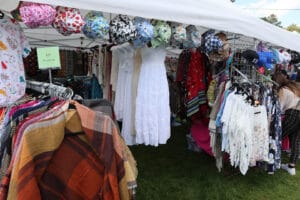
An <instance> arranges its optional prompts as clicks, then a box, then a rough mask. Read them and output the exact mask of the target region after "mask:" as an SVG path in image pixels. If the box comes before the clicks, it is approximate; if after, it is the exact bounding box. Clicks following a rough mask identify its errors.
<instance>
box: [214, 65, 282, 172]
mask: <svg viewBox="0 0 300 200" xmlns="http://www.w3.org/2000/svg"><path fill="white" fill-rule="evenodd" d="M231 70H232V72H233V73H231V74H233V75H234V76H233V77H231V80H230V81H229V80H228V79H227V80H225V81H221V82H218V84H216V85H217V88H216V90H217V92H216V94H217V95H216V98H215V101H214V104H213V106H212V110H211V113H210V123H209V129H210V136H211V147H212V151H213V153H214V156H215V158H216V165H217V168H218V169H219V171H220V170H221V168H222V161H223V156H224V153H227V154H228V155H229V159H230V163H231V165H232V166H234V167H239V168H240V171H241V173H242V174H246V173H247V170H248V168H249V167H251V166H264V168H265V169H267V171H268V173H274V171H275V170H276V169H279V167H280V162H281V149H280V146H281V128H280V127H281V121H280V107H279V103H278V100H277V98H276V92H275V91H274V90H273V86H274V85H275V84H274V83H273V81H272V80H270V79H267V78H264V81H263V82H259V81H255V80H253V79H250V78H248V76H247V75H246V74H244V73H242V72H241V71H240V70H238V69H237V68H236V67H234V66H231ZM275 86H276V85H275Z"/></svg>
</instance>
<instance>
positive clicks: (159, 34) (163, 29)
mask: <svg viewBox="0 0 300 200" xmlns="http://www.w3.org/2000/svg"><path fill="white" fill-rule="evenodd" d="M152 24H153V26H154V38H153V39H152V40H151V44H152V47H154V48H155V47H158V46H161V45H165V44H168V43H169V41H170V38H171V33H172V31H171V27H170V25H169V24H167V23H166V22H164V21H158V20H153V22H152Z"/></svg>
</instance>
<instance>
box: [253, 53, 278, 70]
mask: <svg viewBox="0 0 300 200" xmlns="http://www.w3.org/2000/svg"><path fill="white" fill-rule="evenodd" d="M258 56H259V60H258V63H257V65H258V66H264V67H265V68H266V69H267V70H273V69H274V63H275V58H274V57H275V56H274V54H273V52H271V51H260V52H258Z"/></svg>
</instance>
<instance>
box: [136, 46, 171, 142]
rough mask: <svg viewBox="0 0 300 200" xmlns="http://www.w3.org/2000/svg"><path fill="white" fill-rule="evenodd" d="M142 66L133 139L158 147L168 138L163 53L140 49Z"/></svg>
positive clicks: (166, 90)
mask: <svg viewBox="0 0 300 200" xmlns="http://www.w3.org/2000/svg"><path fill="white" fill-rule="evenodd" d="M141 54H142V66H141V71H140V76H139V82H138V90H137V98H136V115H135V128H136V142H137V143H138V144H145V145H152V146H158V145H159V144H165V143H166V142H167V140H168V139H169V137H170V115H171V114H170V106H169V87H168V81H167V75H166V69H165V64H164V60H165V56H166V52H165V50H164V49H160V48H144V49H142V52H141Z"/></svg>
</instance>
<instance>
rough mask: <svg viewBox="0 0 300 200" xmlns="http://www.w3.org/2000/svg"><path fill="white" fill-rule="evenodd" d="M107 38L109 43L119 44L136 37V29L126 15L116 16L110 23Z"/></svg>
mask: <svg viewBox="0 0 300 200" xmlns="http://www.w3.org/2000/svg"><path fill="white" fill-rule="evenodd" d="M109 37H110V40H111V42H113V43H116V44H121V43H125V42H128V41H130V40H132V39H134V38H135V37H136V29H135V26H134V25H133V22H132V20H131V19H130V18H129V17H128V16H127V15H117V16H116V17H114V18H113V19H112V20H111V22H110V27H109Z"/></svg>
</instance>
